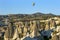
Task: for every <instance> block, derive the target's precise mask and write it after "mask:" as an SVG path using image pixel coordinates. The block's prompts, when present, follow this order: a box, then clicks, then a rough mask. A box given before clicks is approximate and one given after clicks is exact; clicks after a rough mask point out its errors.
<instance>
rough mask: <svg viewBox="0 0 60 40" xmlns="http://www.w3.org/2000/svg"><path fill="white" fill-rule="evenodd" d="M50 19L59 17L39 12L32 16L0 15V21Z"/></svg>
mask: <svg viewBox="0 0 60 40" xmlns="http://www.w3.org/2000/svg"><path fill="white" fill-rule="evenodd" d="M52 17H60V16H58V15H54V14H52V13H49V14H44V13H40V12H36V13H33V14H9V15H0V20H3V19H4V18H13V19H17V18H19V19H48V18H52Z"/></svg>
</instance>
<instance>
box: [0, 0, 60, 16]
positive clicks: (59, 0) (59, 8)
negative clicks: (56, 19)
mask: <svg viewBox="0 0 60 40" xmlns="http://www.w3.org/2000/svg"><path fill="white" fill-rule="evenodd" d="M33 3H35V6H33V5H32V4H33ZM36 12H41V13H45V14H47V13H52V14H55V15H60V0H0V15H7V14H32V13H36Z"/></svg>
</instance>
